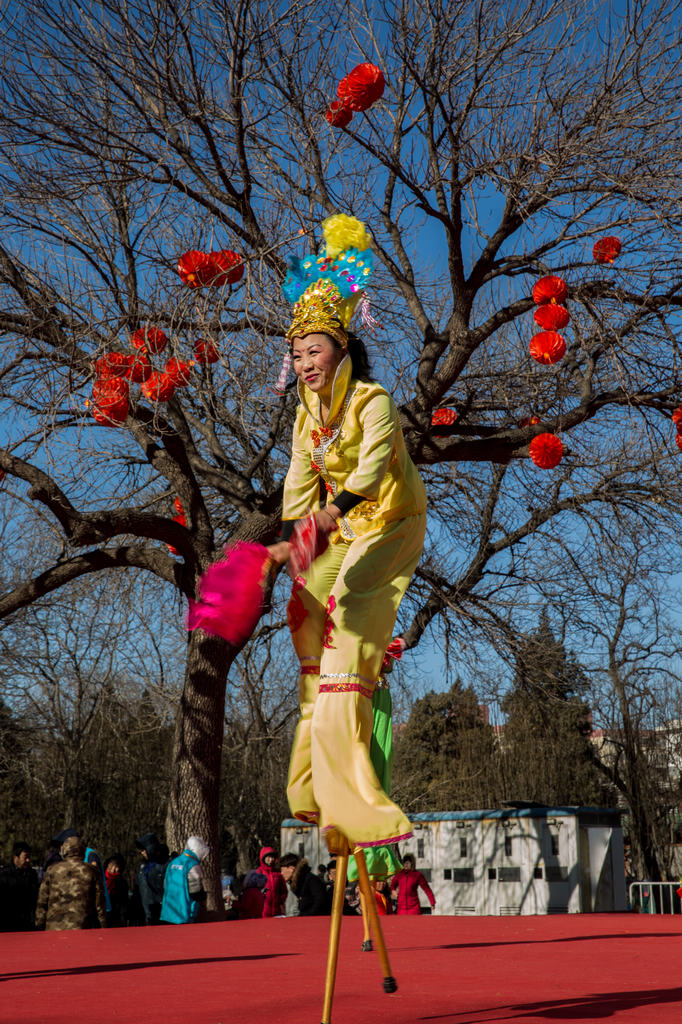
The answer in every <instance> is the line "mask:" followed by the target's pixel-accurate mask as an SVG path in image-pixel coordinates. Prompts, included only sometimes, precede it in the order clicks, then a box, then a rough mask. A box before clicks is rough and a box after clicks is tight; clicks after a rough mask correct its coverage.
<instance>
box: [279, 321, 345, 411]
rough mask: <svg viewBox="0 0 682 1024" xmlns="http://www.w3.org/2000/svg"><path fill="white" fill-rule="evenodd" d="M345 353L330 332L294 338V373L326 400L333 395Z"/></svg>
mask: <svg viewBox="0 0 682 1024" xmlns="http://www.w3.org/2000/svg"><path fill="white" fill-rule="evenodd" d="M345 354H346V353H345V352H344V350H343V349H342V348H341V347H340V346H339V345H337V344H336V343H335V342H334V341H333V340H332V339H331V338H330V337H329V335H328V334H306V336H305V337H304V338H294V342H293V346H292V353H291V355H292V360H293V366H294V373H295V374H296V376H297V377H298V378H299V380H302V381H303V383H304V384H305V385H306V387H309V388H310V390H311V391H313V392H315V394H316V395H319V396H320V398H321V399H322V400H323V401H324V399H325V398H330V397H331V391H332V385H333V383H334V375H335V374H336V370H337V367H338V365H339V363H340V362H341V360H342V359H343V357H344V355H345Z"/></svg>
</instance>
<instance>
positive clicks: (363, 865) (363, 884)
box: [334, 846, 398, 992]
mask: <svg viewBox="0 0 682 1024" xmlns="http://www.w3.org/2000/svg"><path fill="white" fill-rule="evenodd" d="M353 854H354V856H355V860H356V862H357V865H358V885H359V886H360V893H361V894H362V893H364V895H365V902H366V904H367V911H368V916H369V921H370V925H371V928H372V932H373V933H374V941H375V942H376V947H377V952H378V954H379V962H380V963H381V970H382V973H383V976H384V992H395V991H396V989H397V988H398V985H397V984H396V980H395V978H394V977H393V975H392V974H391V964H390V962H389V959H388V950H387V949H386V943H385V942H384V933H383V931H382V928H381V922H380V920H379V912H378V910H377V905H376V900H375V899H374V893H373V891H372V885H371V883H370V880H369V874H368V873H367V862H366V860H365V851H364V850H363V849H362V847H361V846H359V847H357V848H356V849H355V850H353ZM337 864H338V861H337ZM337 877H338V876H337ZM334 895H336V893H334Z"/></svg>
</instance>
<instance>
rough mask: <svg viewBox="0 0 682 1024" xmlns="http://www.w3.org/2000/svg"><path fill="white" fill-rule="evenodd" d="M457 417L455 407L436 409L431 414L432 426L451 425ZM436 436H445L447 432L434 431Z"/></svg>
mask: <svg viewBox="0 0 682 1024" xmlns="http://www.w3.org/2000/svg"><path fill="white" fill-rule="evenodd" d="M456 419H457V413H456V412H455V410H454V409H434V411H433V413H432V414H431V426H432V427H451V426H452V424H453V423H454V422H455V420H456ZM433 436H434V437H445V436H446V435H445V434H441V433H440V432H439V431H437V430H434V431H433Z"/></svg>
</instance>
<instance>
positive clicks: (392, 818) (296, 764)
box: [287, 515, 426, 846]
mask: <svg viewBox="0 0 682 1024" xmlns="http://www.w3.org/2000/svg"><path fill="white" fill-rule="evenodd" d="M425 528H426V516H425V515H421V516H411V517H409V518H407V519H401V520H399V521H398V522H396V523H391V524H389V525H388V526H386V527H385V528H384V529H383V530H382V531H381V532H377V533H375V534H366V535H365V536H361V537H356V538H355V539H354V540H353V541H351V542H350V543H347V542H346V541H344V540H341V539H339V540H337V542H336V543H334V544H331V545H330V546H329V548H328V550H327V551H326V552H325V553H324V554H323V555H321V556H320V558H318V559H317V560H316V561H315V562H314V563H313V564H312V566H310V568H309V569H308V570H307V572H306V573H305V580H303V579H302V578H301V577H299V578H297V580H296V581H295V582H294V586H293V589H292V595H291V600H290V601H289V607H288V619H289V628H290V630H291V636H292V640H293V643H294V647H295V648H296V653H297V654H298V658H299V661H300V663H301V676H300V682H299V703H300V710H301V715H300V719H299V722H298V726H297V728H296V735H295V737H294V744H293V749H292V753H291V763H290V766H289V782H288V789H287V795H288V798H289V805H290V807H291V812H292V814H293V815H294V816H295V817H297V818H301V819H302V820H304V821H311V822H318V823H319V825H320V828H321V829H322V830H323V831H328V830H332V829H333V830H336V831H338V832H341V833H342V834H343V835H344V836H345V837H346V838H347V839H348V840H350V841H351V842H352V843H356V844H359V845H360V846H374V845H379V844H383V843H391V842H397V841H398V840H399V839H401V838H405V837H407V836H408V835H409V834H410V833H411V826H410V822H409V820H408V818H407V817H406V816H405V815H404V814H403V812H402V811H401V810H400V808H399V807H398V806H397V805H396V804H394V803H393V802H392V801H391V800H390V799H389V798H388V796H387V795H386V793H385V792H384V791H383V789H382V787H381V784H380V782H379V780H378V778H377V776H376V773H375V771H374V768H373V767H372V763H371V761H370V757H369V745H370V740H371V737H372V720H373V716H372V694H373V692H374V687H375V685H376V681H377V679H378V677H379V674H380V672H381V664H382V661H383V657H384V653H385V651H386V648H387V646H388V644H389V643H390V641H391V636H392V632H393V626H394V625H395V619H396V615H397V612H398V606H399V605H400V602H401V600H402V597H403V595H404V593H405V591H406V589H407V586H408V584H409V582H410V579H411V578H412V574H413V573H414V570H415V569H416V567H417V563H418V561H419V558H420V556H421V552H422V548H423V545H424V532H425Z"/></svg>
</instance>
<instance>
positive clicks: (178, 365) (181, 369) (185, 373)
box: [165, 356, 191, 388]
mask: <svg viewBox="0 0 682 1024" xmlns="http://www.w3.org/2000/svg"><path fill="white" fill-rule="evenodd" d="M165 370H166V373H167V374H168V376H169V377H170V379H171V380H172V381H173V383H174V384H175V386H176V388H184V387H186V386H187V385H188V384H189V375H190V373H191V369H190V364H189V363H186V362H185V361H184V360H183V359H176V358H175V356H173V358H172V359H169V360H168V362H167V363H166V367H165Z"/></svg>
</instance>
